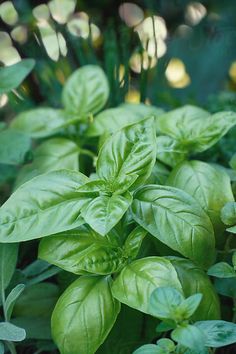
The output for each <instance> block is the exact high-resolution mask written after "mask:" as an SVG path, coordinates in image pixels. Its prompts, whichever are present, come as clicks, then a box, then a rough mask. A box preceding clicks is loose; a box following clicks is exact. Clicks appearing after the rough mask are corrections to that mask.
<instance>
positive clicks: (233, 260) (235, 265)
mask: <svg viewBox="0 0 236 354" xmlns="http://www.w3.org/2000/svg"><path fill="white" fill-rule="evenodd" d="M232 263H233V266H234V270H236V252H234V253H233V256H232Z"/></svg>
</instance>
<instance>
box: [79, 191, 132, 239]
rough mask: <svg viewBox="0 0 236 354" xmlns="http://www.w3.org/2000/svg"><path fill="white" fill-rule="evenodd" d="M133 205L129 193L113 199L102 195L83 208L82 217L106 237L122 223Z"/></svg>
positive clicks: (113, 196) (114, 196)
mask: <svg viewBox="0 0 236 354" xmlns="http://www.w3.org/2000/svg"><path fill="white" fill-rule="evenodd" d="M131 203H132V196H131V194H130V193H129V192H126V193H125V194H123V195H115V194H113V195H112V196H111V197H110V196H106V195H100V196H99V197H96V198H95V199H93V200H91V202H89V203H88V204H85V205H84V206H83V207H82V209H81V215H82V217H83V218H84V220H85V221H86V223H87V224H89V225H90V226H91V227H92V229H94V230H95V231H96V232H98V233H99V234H101V235H103V236H104V235H106V234H107V233H108V232H109V231H110V230H111V229H112V228H113V227H114V226H115V225H116V224H117V223H118V222H119V221H120V219H121V218H122V216H123V215H124V213H125V212H126V211H127V209H128V208H129V206H130V204H131Z"/></svg>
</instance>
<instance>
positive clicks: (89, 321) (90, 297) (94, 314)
mask: <svg viewBox="0 0 236 354" xmlns="http://www.w3.org/2000/svg"><path fill="white" fill-rule="evenodd" d="M110 286H111V278H110V277H101V276H84V277H81V278H79V279H78V280H76V281H75V282H74V283H72V284H71V285H70V286H69V288H68V289H67V290H66V291H65V292H64V293H63V294H62V296H61V297H60V298H59V300H58V302H57V305H56V307H55V309H54V311H53V315H52V335H53V338H54V341H55V343H56V344H57V346H58V348H59V350H60V352H61V354H94V353H95V352H96V350H97V349H98V348H99V346H100V345H101V344H102V343H103V342H104V340H105V338H106V337H107V335H108V333H109V332H110V330H111V328H112V327H113V325H114V323H115V321H116V318H117V315H118V313H119V311H120V304H119V302H118V301H117V300H116V299H114V298H113V296H112V294H111V289H110Z"/></svg>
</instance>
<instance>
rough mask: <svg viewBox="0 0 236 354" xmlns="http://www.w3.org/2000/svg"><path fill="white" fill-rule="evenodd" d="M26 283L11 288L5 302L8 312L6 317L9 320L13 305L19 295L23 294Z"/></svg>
mask: <svg viewBox="0 0 236 354" xmlns="http://www.w3.org/2000/svg"><path fill="white" fill-rule="evenodd" d="M24 289H25V285H24V284H18V285H16V286H15V288H13V289H12V290H11V292H10V293H9V295H8V296H7V298H6V302H5V313H6V318H7V320H8V321H9V320H10V318H11V315H12V311H13V307H14V305H15V302H16V300H17V299H18V297H19V296H20V295H21V293H22V292H23V291H24Z"/></svg>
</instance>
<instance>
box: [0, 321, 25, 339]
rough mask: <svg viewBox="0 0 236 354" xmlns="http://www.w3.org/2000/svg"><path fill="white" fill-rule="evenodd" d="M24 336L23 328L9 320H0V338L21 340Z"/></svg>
mask: <svg viewBox="0 0 236 354" xmlns="http://www.w3.org/2000/svg"><path fill="white" fill-rule="evenodd" d="M25 337H26V333H25V330H24V329H23V328H19V327H17V326H15V325H13V324H11V323H9V322H0V340H6V341H10V342H21V341H22V340H24V339H25Z"/></svg>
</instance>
